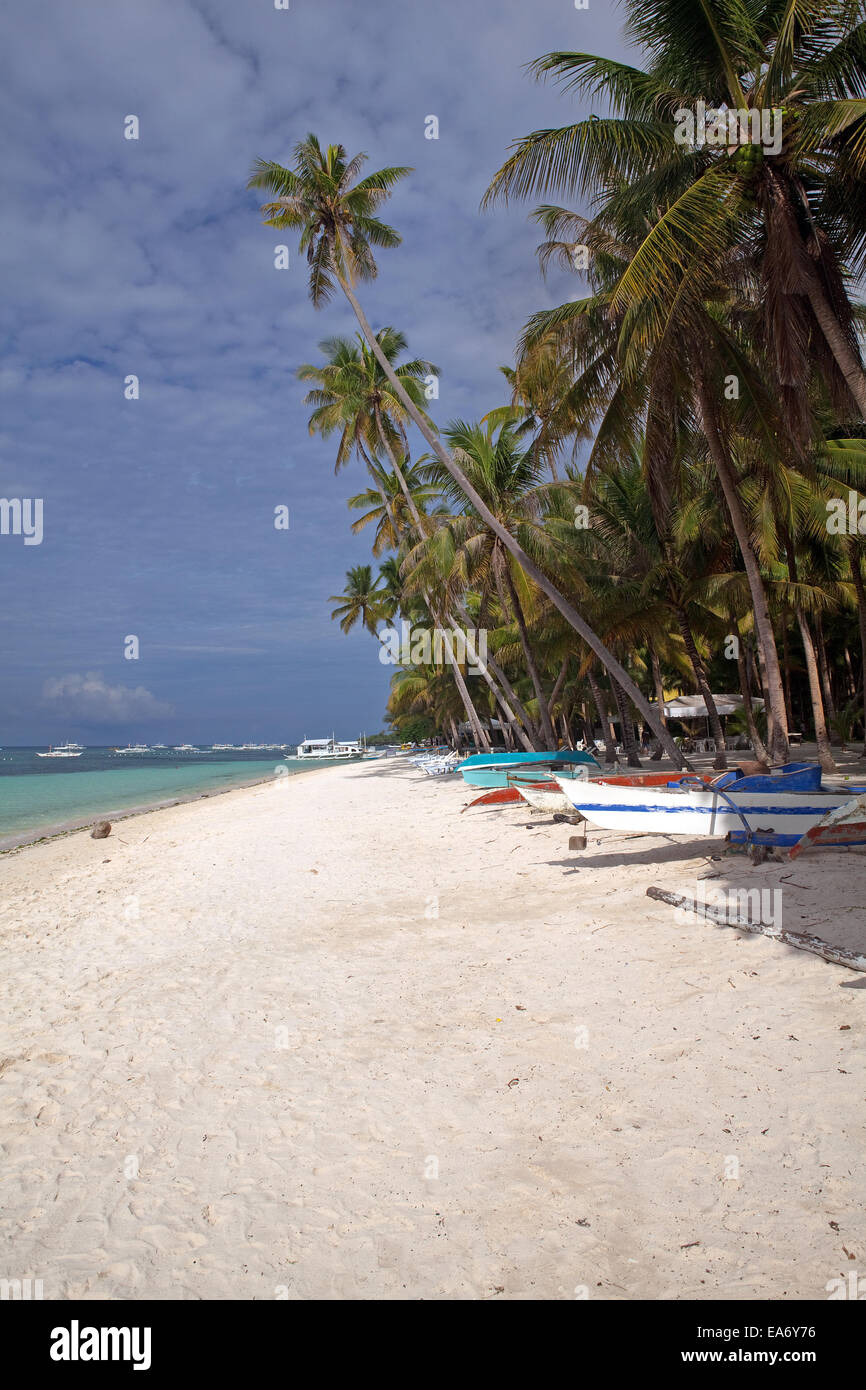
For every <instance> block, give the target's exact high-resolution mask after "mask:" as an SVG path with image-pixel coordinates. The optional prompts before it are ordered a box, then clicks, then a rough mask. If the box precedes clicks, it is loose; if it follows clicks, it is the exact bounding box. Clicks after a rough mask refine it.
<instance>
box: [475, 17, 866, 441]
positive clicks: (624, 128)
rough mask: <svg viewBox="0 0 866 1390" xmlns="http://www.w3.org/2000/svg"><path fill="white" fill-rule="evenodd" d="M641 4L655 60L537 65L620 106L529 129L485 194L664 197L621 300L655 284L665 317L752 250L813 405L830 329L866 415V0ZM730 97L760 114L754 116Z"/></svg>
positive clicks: (779, 360)
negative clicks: (862, 286)
mask: <svg viewBox="0 0 866 1390" xmlns="http://www.w3.org/2000/svg"><path fill="white" fill-rule="evenodd" d="M626 7H627V21H626V32H627V36H628V37H629V38H630V39H631V40H632V41H633V42H634V43H635V44H637V45H638V46H639V47H642V48H643V49H644V50H645V51H646V52H647V53H648V55H649V58H650V61H649V63H648V65H647V67H646V68H645V69H640V68H637V67H634V66H631V65H629V64H625V63H619V62H614V61H612V60H610V59H606V58H602V57H596V56H594V55H591V54H588V53H580V52H556V53H549V54H546V55H545V56H544V57H542V58H539V59H538V60H537V61H536V62H535V63H533V64H532V65H531V68H532V71H533V72H534V73H535V75H536V76H537V77H547V76H548V75H553V76H554V78H555V79H556V80H557V81H559V82H560V83H561V84H562V85H563V86H564V87H565V88H566V89H567V90H569V91H571V92H573V93H576V94H578V95H591V96H592V95H603V96H604V97H605V98H606V99H607V100H608V102H609V103H610V106H611V108H612V111H613V115H612V116H605V117H604V118H602V119H599V118H598V117H597V116H595V115H594V114H593V115H591V116H590V117H589V119H588V120H583V121H579V122H576V123H575V124H572V125H569V126H565V127H562V128H560V129H555V130H543V131H536V132H534V133H533V134H531V135H529V136H527V137H525V138H523V139H521V140H518V141H516V142H515V145H514V147H513V152H512V153H511V155H510V156H509V158H508V159H507V160H506V162H505V164H504V165H503V166H502V168H501V169H500V170H499V172H498V173H497V174H496V176H495V178H494V179H493V181H492V183H491V185H490V188H489V189H488V191H487V194H486V196H485V202H486V203H488V204H489V203H491V202H492V201H494V200H495V199H496V198H509V197H533V196H537V195H538V194H543V193H547V192H552V191H555V192H559V193H563V192H564V193H567V194H569V195H571V194H581V195H588V196H590V197H592V198H594V199H596V200H597V203H598V204H603V203H605V202H607V201H608V200H610V199H616V200H618V202H619V203H620V204H621V205H627V204H632V205H635V204H638V203H646V202H647V201H649V202H650V203H651V204H652V205H653V206H654V207H655V208H656V209H657V212H656V216H655V217H654V218H653V220H652V223H651V225H650V226H648V227H647V230H646V235H645V237H644V239H643V242H642V245H641V247H640V248H639V250H638V252H637V254H636V255H635V256H634V258H633V259H632V261H631V263H630V264H629V267H628V269H627V271H626V272H625V274H624V275H623V276H622V279H621V281H620V283H619V284H618V286H617V288H616V290H615V292H614V294H613V297H612V307H613V308H614V309H618V310H621V311H622V312H623V313H626V314H628V313H629V312H630V311H633V310H636V309H637V307H638V306H639V305H640V303H641V302H642V301H645V300H646V299H647V298H650V299H651V300H652V301H653V305H654V310H655V315H656V320H657V326H658V331H659V332H660V331H662V326H663V324H664V322H665V321H666V319H667V317H668V314H669V312H670V310H671V308H672V307H673V306H674V305H675V303H676V300H677V294H678V289H679V286H680V284H681V282H682V280H683V278H684V277H689V278H692V277H694V278H695V279H698V280H699V279H700V278H701V277H702V276H711V275H712V271H713V267H714V266H715V265H716V264H717V262H718V261H719V260H720V259H725V258H726V257H727V256H728V255H729V254H730V253H732V252H742V253H744V254H745V255H746V256H747V257H748V258H750V259H751V260H752V261H753V263H754V266H755V269H756V272H757V273H758V274H759V275H760V277H761V281H762V305H763V310H764V326H765V330H766V340H767V345H768V349H769V351H770V353H771V356H772V358H773V361H774V364H775V367H776V370H777V375H778V376H779V379H780V380H781V381H782V382H783V383H784V385H785V387H786V388H787V396H788V402H787V403H788V404H789V406H791V407H792V408H793V409H796V410H798V411H799V409H800V402H799V401H798V399H797V391H798V389H800V387H801V384H802V374H803V368H804V365H805V363H806V360H807V357H808V356H809V355H812V356H813V357H814V356H815V355H816V354H818V355H821V353H822V345H823V356H824V361H823V363H822V365H823V366H824V367H825V368H826V369H827V370H828V373H829V374H830V375H831V377H833V376H835V381H834V382H833V384H834V385H835V386H837V387H838V386H841V385H843V384H844V387H846V388H847V390H848V391H849V392H850V395H851V396H852V397H853V399H854V400H855V401H856V402H857V405H858V407H859V409H860V412H861V414H862V415H864V417H866V375H864V372H863V367H862V363H861V360H860V353H859V349H858V345H857V338H856V333H855V331H854V313H853V309H852V305H851V302H850V298H849V295H848V292H847V285H848V284H849V283H850V280H849V277H851V276H853V277H855V278H856V276H857V275H859V274H860V273H861V272H862V270H863V268H864V257H866V235H864V230H863V228H864V225H866V220H864V209H866V194H864V182H863V173H864V169H866V101H864V98H866V24H864V7H863V3H862V0H808V3H805V2H804V0H756V3H754V4H744V3H743V0H713V3H712V5H710V4H707V3H695V4H682V3H681V0H626ZM699 102H703V103H705V105H706V107H708V108H710V110H711V115H712V116H713V117H715V116H717V115H719V114H720V109H721V114H720V120H719V121H718V123H716V124H712V123H711V127H710V134H711V136H712V139H713V143H710V141H709V140H706V141H705V140H704V138H703V130H702V129H701V130H698V129H697V128H696V127H695V125H694V118H695V114H696V112H697V109H698V103H699ZM729 112H732V113H736V112H744V113H746V115H747V119H748V121H749V122H750V124H749V127H748V132H747V131H746V130H745V128H743V127H741V126H740V125H739V124H737V125H736V126H735V125H734V124H733V121H732V119H728V113H729ZM752 113H754V118H755V120H756V121H757V122H758V123H759V122H760V119H761V118H762V116H764V115H766V116H767V117H769V120H768V123H767V127H766V131H765V132H764V133H765V134H771V133H772V135H773V137H774V139H773V143H772V144H771V145H769V146H767V145H764V144H763V143H759V142H758V140H757V139H756V126H755V124H753V123H752V121H753V116H752ZM774 113H775V115H774ZM689 117H691V119H692V127H691V131H690V128H689V125H688V120H689ZM779 120H781V132H780V139H779V140H778V141H776V140H775V133H776V131H777V130H778V122H779ZM717 132H718V137H717ZM690 133H691V135H692V136H693V138H691V139H689V138H686V137H688V136H689V134H690ZM777 146H778V147H777ZM831 367H832V371H830V369H831Z"/></svg>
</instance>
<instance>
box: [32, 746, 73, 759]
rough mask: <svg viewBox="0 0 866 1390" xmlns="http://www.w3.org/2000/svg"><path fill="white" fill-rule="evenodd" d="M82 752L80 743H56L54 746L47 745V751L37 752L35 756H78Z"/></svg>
mask: <svg viewBox="0 0 866 1390" xmlns="http://www.w3.org/2000/svg"><path fill="white" fill-rule="evenodd" d="M83 752H84V747H83V745H82V744H80V743H58V745H57V747H56V748H55V747H54V746H53V745H52V744H49V745H48V752H47V753H37V754H36V756H37V758H80V757H81V754H82V753H83Z"/></svg>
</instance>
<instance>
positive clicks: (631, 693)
mask: <svg viewBox="0 0 866 1390" xmlns="http://www.w3.org/2000/svg"><path fill="white" fill-rule="evenodd" d="M339 281H340V288H341V289H342V291H343V293H344V294H345V296H346V298H347V299H348V301H349V303H350V304H351V306H352V309H353V311H354V314H355V317H356V318H357V320H358V324H359V325H360V328H361V332H362V333H363V334H364V337H365V338H366V339H367V342H368V344H369V346H370V350H371V352H372V353H373V355H374V356H375V358H376V360H377V361H378V363H379V365H380V367H381V368H382V370H383V372H384V373H385V375H386V376H387V378H388V380H389V381H390V383H391V385H392V387H393V388H394V391H395V393H396V394H397V396H398V397H399V398H400V400H401V402H402V403H403V405H404V407H405V408H406V411H407V413H408V414H409V416H410V418H411V419H412V421H413V422H414V424H415V425H416V426H417V428H418V429H419V430H420V432H421V434H422V435H423V437H424V439H425V440H426V441H427V443H428V444H429V446H430V448H431V449H432V450H433V452H434V454H435V455H436V457H437V458H438V460H439V462H440V463H441V464H442V465H443V467H444V468H445V469H447V471H448V473H449V474H450V475H451V477H452V478H453V479H454V481H455V483H456V484H457V486H458V487H459V488H460V490H461V491H462V492H463V494H464V496H465V497H466V498H467V500H468V501H469V502H471V503H472V505H473V507H474V508H475V510H476V511H477V512H478V515H479V516H480V517H481V520H482V521H483V522H484V524H485V525H486V526H488V527H489V528H490V530H491V531H492V532H493V534H494V535H495V536H498V538H499V539H500V540H501V542H502V544H503V545H504V546H505V548H506V550H508V552H509V553H510V554H511V555H513V556H514V558H515V560H516V561H517V563H518V564H519V565H520V566H521V567H522V569H523V570H524V571H525V572H526V574H528V575H529V577H530V579H532V580H534V581H535V583H536V584H537V585H538V587H539V588H540V589H541V591H542V593H544V594H546V595H547V597H548V598H549V599H550V601H551V603H552V604H553V605H554V607H555V608H556V609H557V610H558V611H559V612H560V613H561V614H562V616H563V617H564V618H565V621H566V622H567V623H568V624H569V626H570V627H572V628H574V631H575V632H576V633H577V634H578V636H580V637H582V638H583V640H584V642H585V643H586V645H587V646H588V647H589V648H590V650H591V651H593V652H594V653H595V655H596V656H597V657H598V659H599V661H601V663H602V665H603V666H604V667H605V669H606V670H607V671H608V672H609V674H610V675H612V676H614V677H615V678H616V679H617V680H618V681H619V683H620V685H621V686H622V688H623V690H624V691H625V692H626V694H627V695H628V698H629V699H630V700H631V701H632V703H633V704H634V706H635V708H636V709H638V710H639V711H640V713H641V714H642V715H643V717H644V719H645V720H646V722H647V723H648V724H649V726H650V728H651V729H652V730H653V733H655V735H656V737H657V738H659V739H660V740H661V742H662V744H663V745H664V748H665V751H666V752H667V753H668V755H669V757H671V758H672V759H673V761H674V763H675V765H676V766H677V767H680V768H683V767H685V768H688V767H689V764H688V763H687V762H686V760H685V759H684V758H683V755H682V753H681V752H680V750H679V749H678V748H677V746H676V744H675V743H674V741H673V739H672V738H671V737H670V734H669V733H668V731H667V729H665V728H663V727H662V726H661V725H660V724H659V722H658V720H657V718H656V716H655V714H654V713H653V711H652V709H651V708H650V705H649V702H648V701H647V700H646V699H645V698H644V696H643V694H642V692H641V690H640V689H639V688H638V686H637V685H636V684H635V682H634V681H633V680H632V679H631V677H630V676H629V674H628V672H627V671H626V669H625V667H624V666H622V665H621V664H620V662H618V661H617V659H616V657H615V656H614V655H613V653H612V652H611V651H609V650H608V648H607V647H606V646H605V644H604V643H603V642H602V640H601V638H600V637H598V636H597V635H596V634H595V633H594V632H593V630H592V628H591V627H590V626H589V624H588V623H587V622H586V621H585V620H584V619H583V618H582V617H581V616H580V614H579V613H578V612H577V610H576V609H575V608H573V607H572V605H571V604H570V603H569V602H568V601H567V599H565V598H564V597H563V595H562V594H561V593H560V592H559V590H558V589H557V587H556V585H555V584H553V583H552V582H551V581H550V580H549V579H548V578H547V575H546V574H544V573H543V571H542V570H540V569H539V567H538V565H536V564H535V562H534V561H533V560H531V559H530V558H529V556H528V555H527V554H526V552H525V551H524V549H523V547H522V546H521V545H520V544H519V542H518V541H517V540H515V538H514V536H512V534H511V532H510V531H508V530H507V528H506V527H504V526H503V525H502V524H501V522H499V521H498V520H497V518H496V517H495V516H494V515H493V513H492V512H491V510H490V508H489V507H488V506H486V505H485V503H484V501H483V500H482V498H481V497H480V496H479V495H478V493H477V492H476V491H475V488H474V487H473V486H472V484H471V483H470V481H469V479H468V478H467V477H466V475H465V473H464V472H463V470H462V469H461V468H460V467H459V465H458V464H457V463H455V461H454V459H453V458H452V457H451V456H450V454H449V453H448V451H447V450H446V449H445V448H444V447H443V445H442V443H441V442H440V440H439V439H438V438H437V436H436V435H435V434H434V432H433V430H432V429H431V428H430V427H429V426H428V424H427V422H426V421H425V420H424V418H423V416H422V415H421V412H420V411H419V410H418V409H417V407H416V406H415V403H414V401H412V400H411V399H410V397H409V396H408V395H407V393H406V391H405V390H404V388H403V385H402V383H401V382H400V381H399V379H398V377H397V374H396V373H395V371H394V368H393V366H392V364H391V363H390V362H389V361H388V358H387V357H386V355H385V353H384V352H383V351H382V347H381V344H380V343H379V341H378V339H377V338H376V335H375V333H374V332H373V330H372V328H371V327H370V324H369V322H368V320H367V316H366V314H365V313H364V310H363V309H362V308H361V305H360V303H359V301H358V297H357V295H356V294H355V292H354V290H353V289H352V287H351V285H350V284H349V283H348V281H347V280H346V279H345V278H344V277H342V276H340V277H339Z"/></svg>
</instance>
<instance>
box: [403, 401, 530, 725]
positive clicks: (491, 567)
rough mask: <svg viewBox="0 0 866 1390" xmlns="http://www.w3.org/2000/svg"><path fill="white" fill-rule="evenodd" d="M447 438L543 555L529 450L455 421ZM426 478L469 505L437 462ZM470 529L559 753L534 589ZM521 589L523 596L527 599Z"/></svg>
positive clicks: (497, 507)
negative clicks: (532, 614) (538, 644)
mask: <svg viewBox="0 0 866 1390" xmlns="http://www.w3.org/2000/svg"><path fill="white" fill-rule="evenodd" d="M445 438H446V440H447V442H448V446H449V448H450V450H451V456H452V458H456V459H457V460H458V461H459V464H460V467H461V469H462V470H463V472H464V473H465V474H466V476H467V477H468V478H469V480H470V483H471V485H472V487H473V488H474V489H475V491H476V492H477V494H478V496H479V497H481V498H483V501H484V503H485V505H486V506H487V507H488V508H489V510H490V512H491V514H492V515H493V516H494V517H496V519H497V520H498V521H499V522H500V524H501V527H502V528H503V529H507V530H508V531H509V533H510V534H511V535H514V534H515V533H516V534H517V537H518V540H519V541H520V543H521V545H522V547H523V548H524V549H525V548H526V546H527V545H529V546H532V545H533V544H534V545H535V547H536V549H538V547H539V544H540V543H543V527H542V526H541V525H540V524H539V520H538V518H539V511H538V506H537V503H536V500H535V495H536V494H537V492H538V488H539V485H540V483H541V468H540V465H539V463H538V462H537V460H536V459H535V458H534V457H533V455H532V451H531V450H530V449H527V450H521V449H520V448H519V447H518V445H517V441H516V437H515V434H514V430H513V429H512V427H511V426H510V425H502V426H501V427H500V428H499V429H498V431H497V430H496V428H495V426H492V425H488V426H487V427H486V428H485V427H483V426H481V425H472V424H468V423H466V422H465V421H463V420H455V421H453V422H452V423H451V424H450V425H449V426H448V429H447V430H446V432H445ZM426 476H427V477H428V478H429V479H430V481H431V482H433V483H434V484H435V485H436V486H437V487H438V488H439V489H440V490H441V491H442V492H443V493H444V494H445V495H446V496H448V497H449V498H450V500H451V501H452V502H456V503H458V504H459V503H461V502H463V503H465V494H464V491H463V489H462V488H460V487H458V486H457V485H456V484H455V482H454V481H453V480H452V478H451V476H450V474H449V473H446V472H445V471H444V470H443V468H442V466H441V464H439V463H438V462H437V463H435V464H433V465H431V466H430V467H428V469H427V470H426ZM533 511H534V512H535V516H534V517H533ZM470 527H471V529H470V532H469V534H468V535H465V536H464V538H463V545H464V546H465V548H466V550H467V552H469V553H470V554H471V556H472V562H473V571H474V574H475V576H476V582H477V579H478V577H479V576H481V577H482V578H484V579H491V580H492V581H493V585H494V586H495V588H496V590H497V591H498V593H499V596H500V603H501V606H502V610H503V612H504V613H506V614H507V615H509V617H511V618H513V620H514V622H515V623H516V625H517V630H518V633H519V635H520V645H521V648H522V650H523V658H524V661H525V663H526V669H527V671H528V673H529V677H530V680H531V681H532V686H533V689H534V691H535V698H536V701H537V702H538V717H539V721H540V725H541V729H542V733H543V737H544V741H545V744H546V746H547V748H548V749H551V750H552V749H555V748H556V742H557V741H556V735H555V734H554V731H553V725H552V723H551V719H550V711H549V709H548V704H547V699H546V697H545V694H544V689H543V686H542V682H541V674H540V672H539V669H538V663H537V661H536V658H535V653H534V652H533V650H532V643H531V641H530V637H529V631H528V627H527V619H526V613H525V612H524V609H525V608H526V606H527V604H528V603H533V602H534V599H533V594H532V589H531V587H530V586H529V585H528V584H527V583H526V580H525V576H524V574H523V571H522V568H521V567H520V565H519V564H517V563H516V562H515V560H514V558H513V556H512V555H511V554H509V552H508V551H507V550H506V549H505V546H504V545H503V544H502V541H501V540H500V539H499V537H498V535H496V534H495V533H494V532H493V531H492V530H490V529H489V528H488V527H486V526H481V528H480V530H479V526H478V523H477V522H476V524H475V525H472V518H471V517H470ZM520 589H522V590H523V591H524V592H523V598H522V599H521V595H520V593H519V590H520Z"/></svg>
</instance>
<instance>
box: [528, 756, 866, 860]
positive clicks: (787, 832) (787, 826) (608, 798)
mask: <svg viewBox="0 0 866 1390" xmlns="http://www.w3.org/2000/svg"><path fill="white" fill-rule="evenodd" d="M555 780H556V782H557V784H558V785H559V787H560V789H561V791H562V792H563V793H564V795H565V797H566V798H567V800H568V802H569V804H570V805H571V806H572V807H573V808H574V809H575V810H576V811H579V812H580V814H581V815H582V816H583V818H584V820H587V821H589V823H590V824H591V825H595V826H598V827H599V828H601V829H605V830H623V831H630V832H633V833H637V834H643V835H691V836H700V837H706V836H710V837H713V838H716V839H719V838H724V837H725V836H730V837H731V839H732V840H735V841H736V840H739V841H741V842H742V841H745V842H757V843H759V844H774V845H795V844H797V843H798V842H799V841H800V840H801V839H802V838H803V836H804V835H806V833H807V832H808V831H810V830H812V829H814V828H815V827H816V826H818V825H820V824H821V823H822V822H824V821H825V818H827V817H828V816H829V815H830V814H831V813H833V812H836V811H837V810H838V809H839V808H840V807H843V806H845V804H846V803H847V802H851V801H852V800H856V799H857V797H858V794H862V793H863V792H864V791H866V788H863V787H851V786H848V787H840V788H838V789H837V788H830V787H825V786H824V785H823V784H822V781H821V768H820V766H819V764H817V763H789V764H788V765H787V766H785V767H780V768H775V769H773V770H771V771H770V772H769V773H761V774H758V775H744V774H743V772H742V770H741V769H740V768H734V769H732V770H731V771H729V772H725V773H722V775H721V776H719V777H716V778H714V779H713V780H712V781H709V782H708V781H707V780H706V779H705V778H703V777H698V776H696V775H695V774H693V773H692V774H689V773H679V774H675V775H674V776H673V777H671V778H670V780H669V781H668V782H667V785H665V786H660V785H658V784H655V785H648V784H647V783H646V782H645V781H642V779H640V777H635V778H630V777H611V778H609V779H608V778H604V777H599V778H594V779H593V780H592V781H588V782H579V781H576V780H572V779H568V778H564V777H557V778H556V779H555ZM837 843H838V841H837ZM846 843H849V844H858V843H863V841H860V840H856V839H848V840H847V841H846Z"/></svg>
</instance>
